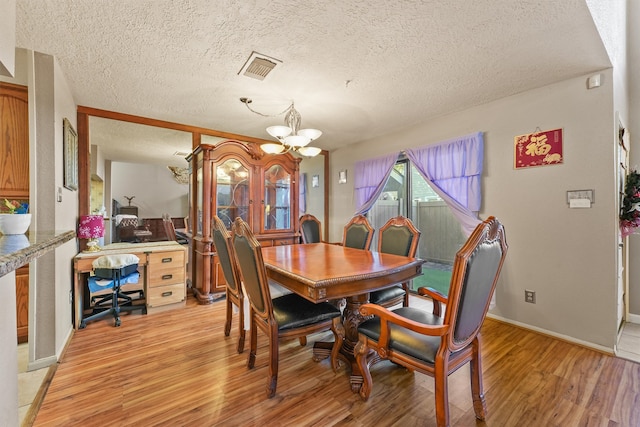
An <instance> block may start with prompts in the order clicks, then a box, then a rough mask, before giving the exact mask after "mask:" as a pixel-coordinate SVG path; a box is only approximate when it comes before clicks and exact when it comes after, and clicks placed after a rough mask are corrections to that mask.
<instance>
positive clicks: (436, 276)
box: [413, 268, 451, 295]
mask: <svg viewBox="0 0 640 427" xmlns="http://www.w3.org/2000/svg"><path fill="white" fill-rule="evenodd" d="M450 281H451V272H450V271H444V270H435V269H430V268H423V269H422V276H419V277H416V278H415V279H413V289H414V290H415V289H418V288H420V287H429V288H433V289H435V290H437V291H439V292H440V293H442V294H444V295H447V294H448V293H449V282H450Z"/></svg>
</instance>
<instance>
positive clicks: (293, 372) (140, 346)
mask: <svg viewBox="0 0 640 427" xmlns="http://www.w3.org/2000/svg"><path fill="white" fill-rule="evenodd" d="M412 304H413V301H412ZM223 321H224V302H218V303H214V304H212V305H206V306H204V305H197V304H196V303H195V302H194V301H193V300H192V299H190V300H189V301H188V304H187V307H186V308H185V309H180V310H174V311H171V312H167V313H166V314H154V315H148V316H142V315H138V314H129V315H125V316H123V318H122V326H121V327H119V328H115V327H113V326H112V323H111V322H109V321H99V322H96V323H92V324H89V325H88V327H87V328H86V329H84V330H80V331H78V332H76V333H75V335H74V336H73V338H72V339H71V342H70V344H69V346H68V348H67V350H66V352H65V354H64V356H63V358H62V360H61V363H60V364H59V366H58V368H57V371H56V373H55V375H54V378H53V380H52V382H51V384H50V386H49V389H48V391H47V393H46V396H45V398H44V401H43V403H42V405H41V407H40V410H39V412H38V414H37V417H36V419H35V422H34V425H35V426H79V425H82V426H94V425H95V426H107V425H108V426H134V425H135V426H214V425H216V426H217V425H225V426H226V425H230V426H235V425H238V426H261V427H262V426H271V425H274V426H276V425H277V426H341V425H349V426H372V425H376V426H390V425H421V426H431V425H435V410H434V395H433V390H434V385H433V379H432V378H430V377H427V376H425V375H422V374H419V373H412V372H408V371H406V370H404V369H403V368H400V367H397V366H395V365H393V364H391V363H389V362H383V363H380V364H378V365H376V366H375V367H374V368H373V369H372V376H373V381H374V384H373V392H372V394H371V397H370V399H369V400H368V401H367V402H363V401H362V400H361V399H360V397H359V396H358V395H356V394H353V393H352V392H351V390H350V387H349V382H348V379H347V372H346V370H345V368H342V369H341V370H340V371H339V372H338V373H336V374H334V373H333V371H332V370H331V368H330V366H329V363H328V361H326V360H325V361H322V362H320V363H315V362H313V361H312V359H311V343H312V342H313V341H314V340H315V339H319V338H330V336H331V335H330V334H322V335H315V336H311V337H309V343H310V344H309V345H307V346H306V347H300V345H299V343H298V341H297V340H291V341H288V342H283V343H281V346H280V372H279V376H278V388H277V392H276V396H275V397H274V398H272V399H267V398H266V397H265V386H266V380H267V359H268V350H267V347H266V345H267V342H266V339H265V336H264V335H263V334H259V336H258V346H259V347H258V355H257V360H256V367H255V368H254V369H253V370H247V368H246V360H247V352H248V350H247V349H245V353H243V354H237V353H236V346H237V337H238V332H237V323H235V322H236V317H234V329H233V330H232V333H231V336H230V337H225V336H224V333H223ZM482 335H483V340H484V341H483V342H484V347H483V350H482V353H483V372H484V389H485V395H486V399H487V408H488V417H487V420H486V423H482V422H477V423H476V420H475V417H474V412H473V408H472V402H471V393H470V386H469V370H468V368H467V366H465V367H464V368H463V369H460V370H459V371H458V372H456V373H455V374H453V375H452V376H451V377H450V379H449V396H450V409H451V425H452V426H475V425H487V426H518V427H521V426H536V427H538V426H639V425H640V405H639V404H638V403H639V402H640V365H639V364H637V363H634V362H630V361H626V360H623V359H620V358H616V357H611V356H609V355H606V354H602V353H600V352H597V351H593V350H590V349H586V348H584V347H580V346H577V345H574V344H570V343H567V342H564V341H560V340H558V339H554V338H551V337H548V336H544V335H541V334H538V333H535V332H530V331H526V330H523V329H520V328H518V327H514V326H511V325H508V324H505V323H501V322H498V321H495V320H491V319H487V321H486V322H485V325H484V327H483V332H482Z"/></svg>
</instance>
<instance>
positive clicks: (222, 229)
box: [211, 216, 245, 353]
mask: <svg viewBox="0 0 640 427" xmlns="http://www.w3.org/2000/svg"><path fill="white" fill-rule="evenodd" d="M211 230H212V234H213V244H214V246H215V250H216V253H217V254H218V261H219V262H220V266H221V267H222V273H223V275H224V280H225V282H226V286H225V294H226V307H227V317H226V321H225V324H224V335H225V336H227V337H228V336H229V334H230V333H231V320H232V317H233V305H235V306H236V307H237V308H238V331H239V338H238V353H242V352H243V351H244V340H245V328H244V305H245V304H244V293H243V292H242V284H241V283H242V282H240V276H239V275H238V269H237V268H236V266H235V264H234V263H235V260H234V257H233V247H232V246H231V234H230V233H229V231H228V230H227V227H226V226H225V225H224V222H222V220H221V219H220V218H218V217H217V216H214V217H213V221H212V224H211Z"/></svg>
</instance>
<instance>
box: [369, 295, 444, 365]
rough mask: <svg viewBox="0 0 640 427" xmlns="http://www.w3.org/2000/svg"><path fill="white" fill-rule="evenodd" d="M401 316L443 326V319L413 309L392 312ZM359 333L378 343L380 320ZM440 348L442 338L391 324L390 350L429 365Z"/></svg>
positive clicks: (407, 308) (374, 319) (377, 318)
mask: <svg viewBox="0 0 640 427" xmlns="http://www.w3.org/2000/svg"><path fill="white" fill-rule="evenodd" d="M392 312H393V313H396V314H397V315H399V316H402V317H405V318H407V319H411V320H413V321H415V322H419V323H424V324H425V325H441V324H442V318H440V317H438V316H434V315H433V314H431V313H429V312H426V311H423V310H420V309H417V308H413V307H402V308H398V309H396V310H392ZM358 332H359V333H361V334H363V335H366V336H367V337H369V338H371V339H373V340H375V341H377V340H378V339H379V338H380V318H379V317H377V316H375V317H373V318H371V319H369V320H367V321H365V322H362V323H361V324H360V326H358ZM439 347H440V337H432V336H428V335H423V334H419V333H417V332H413V331H410V330H408V329H406V328H403V327H401V326H398V325H394V324H390V328H389V349H391V350H394V351H399V352H401V353H404V354H407V355H409V356H412V357H414V358H416V359H418V360H422V361H424V362H427V363H432V364H433V363H434V362H435V357H436V353H437V351H438V348H439Z"/></svg>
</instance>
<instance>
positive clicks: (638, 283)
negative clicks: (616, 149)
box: [627, 1, 640, 322]
mask: <svg viewBox="0 0 640 427" xmlns="http://www.w3.org/2000/svg"><path fill="white" fill-rule="evenodd" d="M628 22H631V23H632V24H631V25H628V28H629V41H630V45H631V46H633V47H634V48H633V49H629V52H628V54H629V58H628V59H629V67H630V69H631V70H632V72H630V73H629V79H630V80H629V100H630V111H631V113H630V114H629V117H630V118H632V119H630V120H628V121H627V126H628V129H629V130H630V135H631V162H630V165H631V166H632V167H635V168H636V169H640V147H639V146H638V140H639V138H640V120H638V117H640V73H638V72H637V70H638V69H640V48H639V47H640V26H638V25H637V23H638V22H640V2H638V1H631V2H629V21H628ZM629 244H630V249H629V257H630V263H629V264H630V268H629V274H630V279H629V311H630V313H633V314H634V315H635V316H636V320H637V321H639V322H640V236H639V235H632V236H630V237H629Z"/></svg>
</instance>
